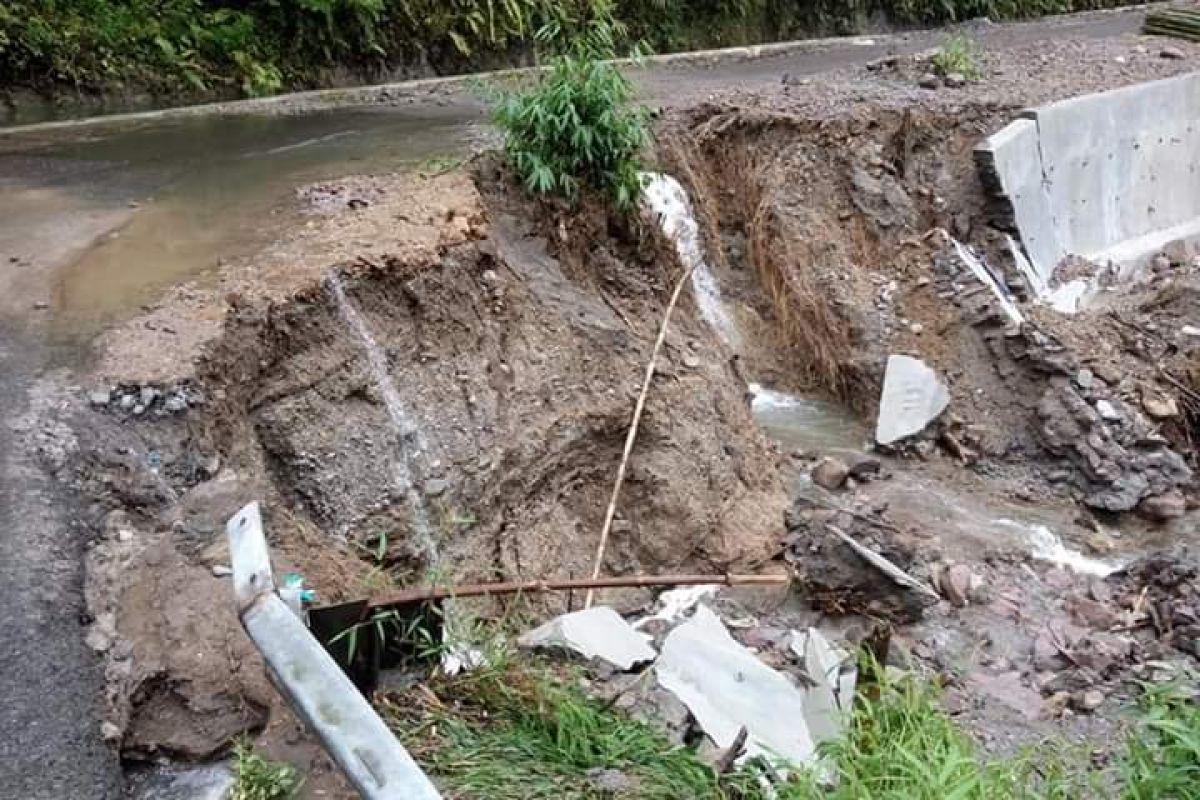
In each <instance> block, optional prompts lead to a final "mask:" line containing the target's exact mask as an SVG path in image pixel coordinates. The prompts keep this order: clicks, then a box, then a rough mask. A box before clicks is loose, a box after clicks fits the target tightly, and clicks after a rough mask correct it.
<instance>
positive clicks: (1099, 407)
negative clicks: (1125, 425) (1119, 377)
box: [1096, 400, 1123, 422]
mask: <svg viewBox="0 0 1200 800" xmlns="http://www.w3.org/2000/svg"><path fill="white" fill-rule="evenodd" d="M1096 413H1097V414H1099V415H1100V419H1103V420H1107V421H1108V422H1120V421H1121V420H1122V419H1123V417H1122V416H1121V412H1120V411H1117V407H1116V406H1114V405H1113V404H1112V403H1110V402H1109V401H1107V400H1097V401H1096Z"/></svg>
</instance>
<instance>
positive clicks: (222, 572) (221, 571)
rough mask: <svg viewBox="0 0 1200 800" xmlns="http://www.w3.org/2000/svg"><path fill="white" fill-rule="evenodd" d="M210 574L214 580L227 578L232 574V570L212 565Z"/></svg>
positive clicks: (221, 565) (223, 566)
mask: <svg viewBox="0 0 1200 800" xmlns="http://www.w3.org/2000/svg"><path fill="white" fill-rule="evenodd" d="M212 574H213V577H214V578H228V577H229V576H230V575H232V574H233V569H232V568H230V567H227V566H225V565H224V564H213V565H212Z"/></svg>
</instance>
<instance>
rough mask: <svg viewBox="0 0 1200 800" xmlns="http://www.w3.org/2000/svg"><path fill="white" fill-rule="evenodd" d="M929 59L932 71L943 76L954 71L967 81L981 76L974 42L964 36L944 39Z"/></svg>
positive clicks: (981, 72)
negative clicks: (944, 41)
mask: <svg viewBox="0 0 1200 800" xmlns="http://www.w3.org/2000/svg"><path fill="white" fill-rule="evenodd" d="M931 61H932V63H933V71H934V72H936V73H937V74H938V75H940V76H942V77H943V78H945V77H946V76H948V75H954V74H955V73H957V74H959V75H962V76H963V77H964V78H966V79H967V80H969V81H977V80H979V79H980V78H981V77H983V70H982V69H981V68H980V66H979V54H978V53H977V52H976V49H975V43H974V42H972V41H971V40H970V39H968V38H967V37H965V36H953V37H951V38H950V39H948V40H946V43H945V44H943V45H942V46H941V48H940V49H939V50H938V51H937V52H936V53H935V54H934V56H933V58H932V59H931Z"/></svg>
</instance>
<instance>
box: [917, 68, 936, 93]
mask: <svg viewBox="0 0 1200 800" xmlns="http://www.w3.org/2000/svg"><path fill="white" fill-rule="evenodd" d="M917 86H920V87H921V88H922V89H939V88H941V86H942V80H941V78H939V77H938V76H937V75H934V74H933V73H932V72H926V73H925V74H924V75H922V76H921V77H920V78H918V79H917Z"/></svg>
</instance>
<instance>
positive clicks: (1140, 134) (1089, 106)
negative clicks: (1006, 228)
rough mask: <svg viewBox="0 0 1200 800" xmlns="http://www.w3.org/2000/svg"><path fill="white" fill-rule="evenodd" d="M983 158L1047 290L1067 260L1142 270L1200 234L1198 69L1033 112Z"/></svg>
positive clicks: (982, 149) (998, 137)
mask: <svg viewBox="0 0 1200 800" xmlns="http://www.w3.org/2000/svg"><path fill="white" fill-rule="evenodd" d="M976 160H977V162H978V164H979V166H980V171H981V174H982V176H983V179H984V181H985V183H989V184H990V188H992V190H993V191H994V192H995V193H996V194H998V195H999V196H1000V197H1001V198H1002V199H1004V200H1005V201H1007V205H1008V206H1010V210H1011V213H1012V217H1013V218H1012V220H1011V222H1012V223H1014V224H1015V227H1016V229H1017V230H1018V231H1019V233H1020V237H1021V242H1022V244H1023V245H1024V248H1025V253H1026V255H1027V256H1028V257H1029V260H1030V262H1031V264H1032V267H1033V269H1034V271H1035V273H1036V276H1037V279H1039V281H1040V282H1041V283H1042V284H1045V283H1048V282H1049V280H1050V278H1051V276H1052V274H1053V272H1054V268H1055V267H1056V266H1057V265H1058V264H1059V262H1061V261H1062V259H1063V258H1064V257H1066V256H1068V255H1078V256H1083V257H1084V258H1087V259H1090V260H1092V261H1096V262H1099V263H1102V264H1105V263H1108V262H1112V263H1114V264H1115V265H1116V266H1117V267H1119V268H1129V267H1133V266H1137V265H1138V263H1139V262H1140V261H1141V260H1143V259H1145V258H1147V257H1148V256H1151V255H1153V254H1154V253H1155V252H1158V251H1159V250H1160V249H1162V247H1163V245H1165V244H1167V243H1168V242H1171V241H1175V240H1178V239H1189V238H1194V237H1197V236H1200V73H1190V74H1187V75H1181V76H1178V77H1175V78H1167V79H1165V80H1159V81H1153V82H1150V83H1142V84H1137V85H1134V86H1127V87H1124V88H1121V89H1114V90H1111V91H1107V92H1098V93H1095V94H1088V95H1083V96H1081V97H1074V98H1071V99H1068V100H1063V101H1060V102H1057V103H1051V104H1050V105H1046V106H1041V107H1039V108H1034V109H1030V110H1029V111H1026V112H1025V114H1024V116H1023V118H1022V119H1018V120H1017V121H1015V122H1013V123H1012V124H1010V125H1008V126H1007V127H1005V128H1004V129H1003V130H1001V131H1000V132H999V133H997V134H995V135H994V136H991V137H989V138H988V139H986V140H985V141H984V142H983V143H982V144H981V145H980V146H979V147H978V148H977V150H976Z"/></svg>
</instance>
